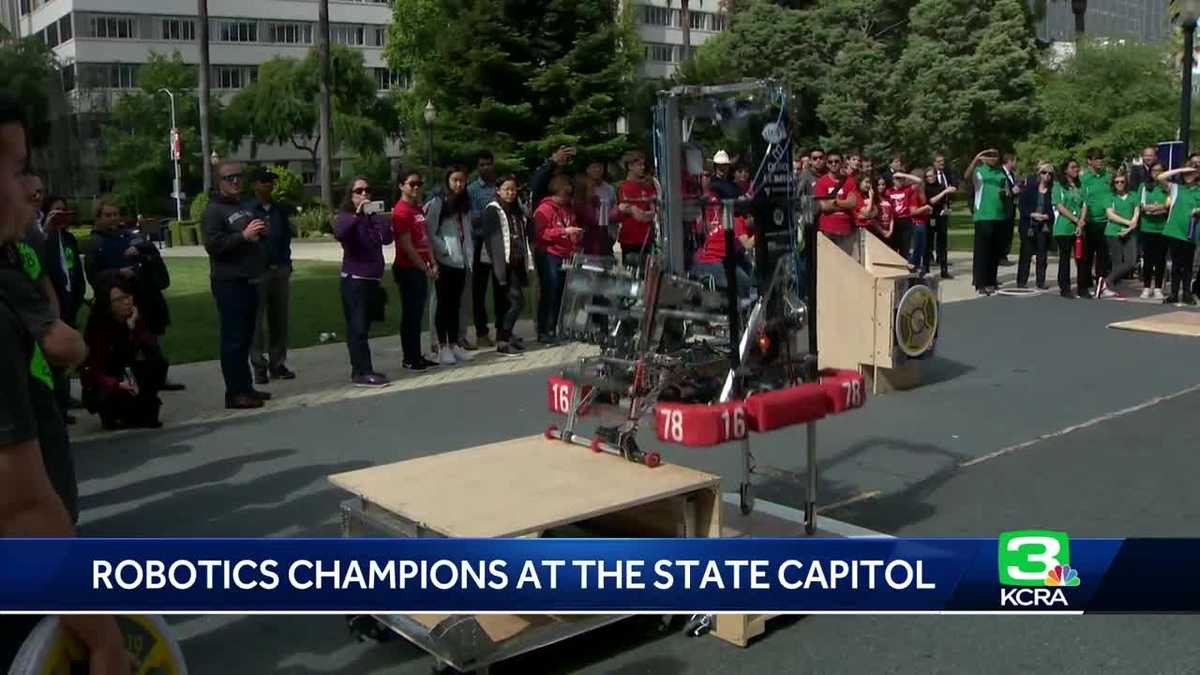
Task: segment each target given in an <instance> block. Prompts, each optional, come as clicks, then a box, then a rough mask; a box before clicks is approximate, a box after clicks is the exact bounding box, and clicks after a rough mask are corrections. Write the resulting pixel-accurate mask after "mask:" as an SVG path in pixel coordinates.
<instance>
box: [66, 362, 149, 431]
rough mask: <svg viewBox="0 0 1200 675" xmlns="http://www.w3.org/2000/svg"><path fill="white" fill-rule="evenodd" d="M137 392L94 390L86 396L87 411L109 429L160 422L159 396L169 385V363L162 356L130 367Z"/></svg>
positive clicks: (84, 393) (86, 392) (85, 393)
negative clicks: (164, 386)
mask: <svg viewBox="0 0 1200 675" xmlns="http://www.w3.org/2000/svg"><path fill="white" fill-rule="evenodd" d="M129 370H130V372H132V373H133V379H134V381H135V382H137V388H138V392H137V394H136V395H135V394H132V393H130V392H126V391H116V392H114V391H109V390H95V391H85V392H83V400H84V402H85V403H86V405H87V407H88V410H91V411H92V412H94V413H96V414H97V415H99V416H100V421H101V422H102V423H103V424H104V426H105V427H106V428H114V427H118V426H132V427H139V426H146V425H150V424H154V423H157V422H158V413H159V410H160V409H161V408H162V401H161V400H159V398H158V392H159V391H161V390H162V386H163V383H164V382H166V381H167V360H166V359H165V358H163V357H162V355H161V354H149V355H147V357H146V358H145V359H144V360H140V361H134V362H133V363H132V364H130V366H129Z"/></svg>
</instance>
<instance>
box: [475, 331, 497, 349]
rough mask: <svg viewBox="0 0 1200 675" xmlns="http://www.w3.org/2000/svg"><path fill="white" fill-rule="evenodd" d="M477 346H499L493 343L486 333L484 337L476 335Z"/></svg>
mask: <svg viewBox="0 0 1200 675" xmlns="http://www.w3.org/2000/svg"><path fill="white" fill-rule="evenodd" d="M475 344H476V345H478V346H479V347H496V346H498V343H496V342H492V338H491V336H489V335H488V334H487V333H484V334H483V335H476V336H475Z"/></svg>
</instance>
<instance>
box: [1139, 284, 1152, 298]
mask: <svg viewBox="0 0 1200 675" xmlns="http://www.w3.org/2000/svg"><path fill="white" fill-rule="evenodd" d="M1153 295H1154V291H1153V290H1151V289H1150V287H1149V286H1147V287H1145V288H1143V289H1142V294H1141V295H1140V296H1139V297H1140V298H1141V299H1143V300H1149V299H1150V298H1151V296H1153Z"/></svg>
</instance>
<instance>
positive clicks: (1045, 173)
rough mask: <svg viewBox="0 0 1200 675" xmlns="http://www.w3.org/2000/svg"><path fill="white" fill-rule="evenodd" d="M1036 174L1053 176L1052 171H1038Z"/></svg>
mask: <svg viewBox="0 0 1200 675" xmlns="http://www.w3.org/2000/svg"><path fill="white" fill-rule="evenodd" d="M1038 175H1039V176H1053V175H1054V172H1053V171H1039V172H1038Z"/></svg>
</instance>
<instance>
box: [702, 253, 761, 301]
mask: <svg viewBox="0 0 1200 675" xmlns="http://www.w3.org/2000/svg"><path fill="white" fill-rule="evenodd" d="M734 273H735V275H736V276H737V290H738V297H739V298H748V297H750V284H751V282H750V275H748V274H746V270H744V269H742V268H741V267H735V268H734ZM707 276H711V277H712V278H713V281H714V283H715V284H716V287H717V288H719V289H721V290H725V289H726V288H728V287H729V282H728V279H729V277H728V276H727V275H726V274H725V265H724V263H714V262H698V263H696V265H695V266H694V267H692V278H694V279H702V278H704V277H707Z"/></svg>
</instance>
